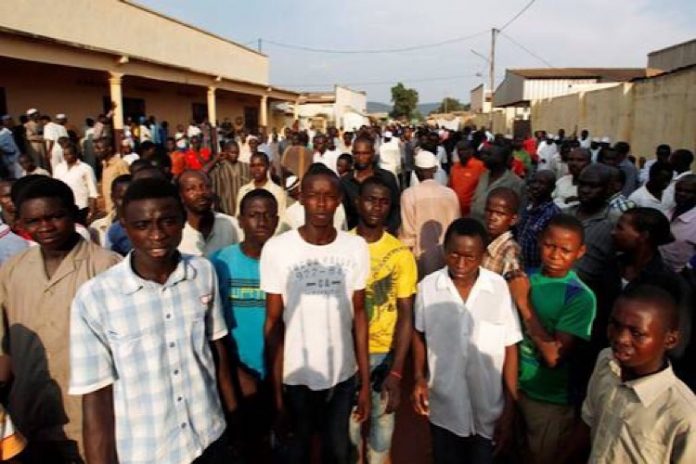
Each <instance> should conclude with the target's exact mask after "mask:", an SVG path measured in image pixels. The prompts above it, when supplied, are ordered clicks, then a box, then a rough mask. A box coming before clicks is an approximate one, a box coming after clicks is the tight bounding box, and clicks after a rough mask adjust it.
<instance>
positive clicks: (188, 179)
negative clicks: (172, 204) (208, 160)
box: [179, 173, 213, 214]
mask: <svg viewBox="0 0 696 464" xmlns="http://www.w3.org/2000/svg"><path fill="white" fill-rule="evenodd" d="M179 194H180V195H181V201H183V202H184V206H185V207H186V209H187V210H189V211H192V212H194V213H198V214H202V213H206V212H208V211H210V210H211V209H212V207H213V189H212V188H211V186H210V180H208V178H207V177H205V176H203V175H202V174H200V173H187V174H185V175H183V176H182V177H180V178H179Z"/></svg>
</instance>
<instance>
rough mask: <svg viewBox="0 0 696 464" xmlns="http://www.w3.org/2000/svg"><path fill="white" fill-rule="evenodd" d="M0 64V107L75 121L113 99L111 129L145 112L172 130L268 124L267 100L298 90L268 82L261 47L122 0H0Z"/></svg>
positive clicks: (288, 98) (102, 108) (78, 125)
mask: <svg viewBox="0 0 696 464" xmlns="http://www.w3.org/2000/svg"><path fill="white" fill-rule="evenodd" d="M0 69H3V72H2V73H0V113H9V114H12V115H14V116H17V115H18V114H22V113H24V112H25V111H26V110H27V109H28V108H32V107H35V108H38V109H39V110H40V111H41V112H42V113H46V114H50V115H53V114H56V113H66V114H67V115H68V118H69V119H70V121H71V123H72V125H73V126H75V127H76V128H78V129H81V128H82V123H83V121H84V118H85V117H95V116H96V115H97V114H99V113H103V112H106V110H107V108H108V107H109V106H110V104H111V102H112V101H113V102H116V104H117V108H116V111H115V114H114V119H113V121H114V129H115V130H116V134H117V137H119V136H120V133H121V130H122V129H123V124H124V119H126V118H128V117H131V118H137V117H139V116H144V115H148V116H149V115H155V116H156V117H157V119H158V120H159V121H163V120H166V121H167V122H168V123H169V126H170V132H173V131H174V130H175V127H176V125H177V124H188V123H189V122H190V121H191V120H193V119H196V120H202V119H203V118H205V117H207V118H208V119H209V120H210V121H211V122H213V124H215V122H216V121H220V122H222V121H223V120H225V119H229V120H230V121H231V122H233V123H234V124H235V125H237V126H241V125H246V126H247V127H249V128H254V127H256V126H258V125H262V126H272V125H274V124H273V121H270V118H269V110H268V109H269V106H270V105H271V104H272V103H273V102H279V101H292V102H294V101H296V100H297V98H298V97H299V93H297V92H292V91H288V90H283V89H279V88H276V87H274V86H272V85H270V84H269V77H268V75H269V72H268V70H269V60H268V57H267V56H265V55H263V54H261V53H258V52H256V51H254V50H252V49H249V48H246V47H244V46H242V45H239V44H237V43H234V42H232V41H229V40H227V39H224V38H222V37H219V36H216V35H214V34H211V33H209V32H206V31H203V30H201V29H198V28H196V27H193V26H190V25H188V24H186V23H183V22H181V21H178V20H175V19H172V18H169V17H167V16H164V15H162V14H160V13H157V12H155V11H151V10H149V9H147V8H144V7H142V6H139V5H137V4H134V3H131V2H129V1H127V0H99V1H95V0H61V2H58V3H56V2H54V1H51V0H32V1H31V2H30V1H20V2H0ZM278 128H279V129H280V127H278Z"/></svg>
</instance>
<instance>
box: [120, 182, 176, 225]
mask: <svg viewBox="0 0 696 464" xmlns="http://www.w3.org/2000/svg"><path fill="white" fill-rule="evenodd" d="M158 198H173V199H174V200H176V203H177V205H179V209H180V210H181V214H182V215H183V216H184V217H185V216H186V209H184V204H183V203H182V201H181V197H180V196H179V192H178V190H177V189H176V187H175V186H174V185H172V183H171V182H168V181H167V180H165V179H159V178H147V179H139V180H136V181H134V182H133V183H131V184H130V186H128V190H126V194H125V195H123V204H122V206H121V209H122V211H126V208H127V207H128V205H129V204H130V203H132V202H134V201H140V200H150V199H158Z"/></svg>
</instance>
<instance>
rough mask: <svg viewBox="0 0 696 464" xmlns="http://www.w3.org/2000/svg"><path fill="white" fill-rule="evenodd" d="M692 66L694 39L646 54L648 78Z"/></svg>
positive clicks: (695, 42)
mask: <svg viewBox="0 0 696 464" xmlns="http://www.w3.org/2000/svg"><path fill="white" fill-rule="evenodd" d="M694 64H696V39H693V40H689V41H687V42H683V43H680V44H677V45H672V46H670V47H667V48H663V49H661V50H655V51H654V52H650V53H648V75H649V76H655V75H657V74H661V73H666V72H671V71H674V70H675V69H680V68H685V67H687V66H691V65H694Z"/></svg>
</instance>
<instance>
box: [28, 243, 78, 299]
mask: <svg viewBox="0 0 696 464" xmlns="http://www.w3.org/2000/svg"><path fill="white" fill-rule="evenodd" d="M75 233H77V232H75ZM89 246H90V244H89V243H88V242H86V241H85V240H84V239H83V238H80V240H78V241H77V243H76V244H75V246H74V247H73V248H72V250H70V251H69V252H68V254H67V255H65V257H64V258H63V261H61V263H60V265H59V266H58V269H56V272H54V273H53V275H52V276H51V278H50V279H47V277H46V271H45V270H44V269H45V268H44V258H43V254H42V253H41V247H40V246H35V247H31V249H32V251H33V253H30V254H28V255H27V260H29V261H33V262H35V263H37V265H39V266H41V268H40V269H41V273H42V274H43V275H44V277H43V278H44V279H46V280H47V281H48V287H51V286H53V285H55V284H57V283H58V282H59V281H60V280H62V279H63V278H65V277H66V276H68V275H70V274H72V273H73V272H74V271H75V270H77V267H78V265H77V263H78V262H80V261H84V260H86V259H87V258H88V253H89V252H88V248H89Z"/></svg>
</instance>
